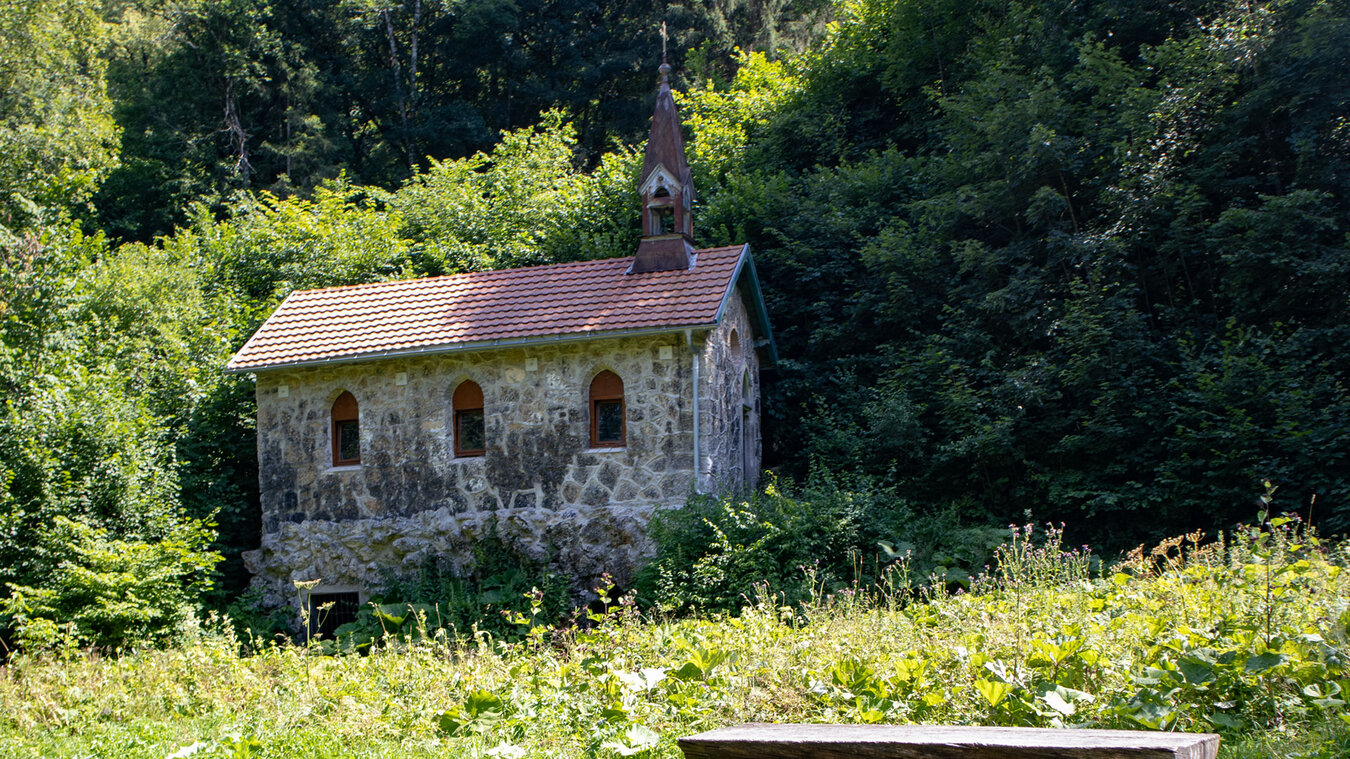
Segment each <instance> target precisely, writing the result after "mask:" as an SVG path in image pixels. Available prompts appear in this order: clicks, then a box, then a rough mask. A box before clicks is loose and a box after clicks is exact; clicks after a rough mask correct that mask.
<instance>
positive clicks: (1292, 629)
mask: <svg viewBox="0 0 1350 759" xmlns="http://www.w3.org/2000/svg"><path fill="white" fill-rule="evenodd" d="M1348 554H1350V551H1347V547H1346V546H1345V545H1344V544H1328V543H1324V542H1322V541H1320V540H1318V539H1317V538H1315V537H1314V536H1312V535H1311V534H1309V533H1307V532H1305V531H1303V530H1301V529H1299V526H1298V524H1297V523H1296V522H1283V521H1282V520H1278V519H1277V520H1272V522H1271V523H1267V525H1266V526H1265V527H1264V528H1261V529H1257V528H1251V529H1248V530H1246V531H1242V532H1239V533H1237V534H1234V535H1230V536H1227V537H1220V539H1218V540H1213V539H1211V540H1204V539H1202V538H1201V536H1199V535H1193V536H1189V537H1183V538H1177V539H1175V540H1171V541H1167V542H1165V543H1164V544H1162V545H1160V546H1158V547H1156V548H1154V549H1152V550H1151V551H1146V550H1140V551H1136V552H1135V553H1134V554H1132V555H1130V556H1129V557H1128V558H1126V559H1125V560H1124V561H1122V562H1120V563H1119V564H1117V565H1114V566H1101V565H1100V564H1099V563H1097V562H1096V561H1095V559H1093V558H1092V557H1091V556H1090V555H1089V554H1087V553H1086V552H1085V551H1083V550H1082V549H1079V550H1068V549H1066V547H1064V546H1062V545H1060V544H1059V541H1058V534H1057V533H1055V532H1054V531H1051V532H1050V533H1049V534H1046V533H1044V532H1040V533H1036V534H1033V531H1032V530H1030V529H1029V528H1023V529H1021V530H1014V532H1013V534H1012V538H1011V540H1010V541H1009V542H1008V543H1006V544H1005V545H1004V546H1003V547H1002V548H1001V549H999V551H998V556H997V559H998V560H997V562H996V563H995V564H994V565H993V566H994V569H992V570H990V571H989V572H988V573H986V574H985V575H983V576H980V577H977V578H976V579H975V580H974V581H973V582H972V583H971V585H970V587H969V588H962V589H960V590H959V591H957V592H952V591H951V590H950V589H948V588H946V587H943V586H937V587H936V589H935V588H934V586H926V585H925V584H923V583H921V582H917V581H916V579H915V578H911V577H909V576H907V574H906V566H907V564H906V562H904V561H899V562H897V563H895V564H894V565H893V566H892V569H891V571H890V572H888V573H887V574H886V575H885V577H884V579H883V581H882V582H881V583H880V584H879V585H877V586H873V587H845V588H820V589H819V591H818V592H817V593H816V594H815V596H814V597H813V598H812V599H811V600H810V601H809V602H807V603H805V604H801V605H799V606H796V607H787V606H782V605H780V604H779V603H776V602H775V599H774V598H772V597H769V596H768V594H767V593H765V592H763V591H760V592H756V591H755V589H749V590H748V592H747V596H746V602H745V607H744V609H743V610H742V612H741V613H740V614H738V615H735V616H729V617H727V616H722V617H698V616H695V617H692V618H683V619H663V618H661V615H660V614H659V613H654V612H644V611H642V610H640V605H639V604H638V603H636V601H635V600H634V599H633V598H632V597H626V598H619V599H612V601H613V602H612V603H611V604H610V605H609V606H608V607H606V608H605V610H604V611H603V612H591V613H589V614H588V615H587V617H586V618H583V619H582V620H580V621H579V623H578V624H572V625H564V626H555V625H550V624H543V623H541V622H539V621H538V619H537V618H535V619H532V618H530V617H529V615H527V614H520V615H519V616H518V617H517V618H516V619H515V620H514V622H516V623H517V627H518V628H519V632H518V634H516V635H513V636H509V637H507V638H502V637H494V636H492V635H489V634H487V633H475V631H473V630H469V631H465V632H464V633H463V634H461V635H455V634H451V633H447V632H446V631H444V630H441V631H438V632H432V630H435V629H436V628H435V625H434V624H432V622H431V621H421V620H417V619H413V620H411V624H408V625H404V626H403V627H402V628H400V630H401V632H400V633H399V634H398V635H394V636H389V637H386V638H385V639H383V640H381V641H378V642H377V643H375V644H374V645H373V646H371V647H369V648H368V649H366V650H365V651H364V652H363V653H359V654H358V653H346V654H342V653H339V654H333V653H332V652H331V651H332V648H333V646H332V645H331V644H328V645H326V646H325V645H324V644H323V643H322V642H318V643H310V644H301V643H292V642H289V641H279V642H271V641H268V642H263V641H257V640H250V639H248V638H247V637H244V638H243V639H241V638H240V637H239V635H238V634H237V633H236V632H234V629H233V627H232V626H231V625H230V624H228V622H226V621H224V620H207V621H204V622H202V623H201V624H199V625H196V627H195V630H194V632H192V633H191V635H190V636H189V637H188V639H187V640H185V641H183V642H182V643H180V644H178V645H175V646H173V647H169V648H164V649H159V650H143V651H125V652H120V653H119V654H117V655H108V654H103V653H99V652H96V651H91V650H87V649H85V650H81V649H76V648H66V649H60V648H58V649H54V650H51V651H46V652H41V653H21V654H16V655H14V656H12V657H11V658H10V660H9V661H8V663H7V664H5V665H4V666H3V667H0V756H4V757H16V758H17V757H50V756H69V757H117V758H119V759H122V758H126V759H133V758H140V757H147V758H150V757H153V758H154V759H164V758H165V757H189V756H190V757H235V758H238V757H277V758H279V759H280V758H284V759H303V758H309V757H315V758H317V757H337V756H342V757H385V756H388V757H395V756H397V757H452V756H453V757H617V756H640V757H678V756H680V753H679V749H678V747H677V746H676V743H675V741H676V739H677V738H678V737H680V736H682V735H688V734H692V733H696V732H700V731H704V730H708V729H712V728H715V727H719V726H725V725H731V724H737V723H741V722H749V721H768V722H797V721H799V722H850V723H859V722H861V723H882V722H885V723H955V724H987V725H1032V726H1045V727H1066V728H1069V727H1084V726H1091V727H1108V728H1131V729H1141V728H1143V729H1160V730H1187V731H1204V732H1215V731H1216V732H1220V733H1221V734H1223V736H1224V744H1223V749H1222V754H1221V756H1223V757H1227V758H1229V759H1234V758H1236V757H1244V758H1245V757H1271V756H1274V757H1335V756H1345V755H1350V724H1347V719H1348V718H1347V711H1346V706H1345V697H1344V696H1345V691H1346V690H1350V680H1348V679H1347V677H1348V676H1347V651H1348V648H1347V624H1348V623H1350V611H1348V608H1350V592H1347V591H1348V590H1350V578H1347V575H1346V572H1345V571H1344V567H1345V566H1346V563H1347V558H1348ZM925 588H926V589H925Z"/></svg>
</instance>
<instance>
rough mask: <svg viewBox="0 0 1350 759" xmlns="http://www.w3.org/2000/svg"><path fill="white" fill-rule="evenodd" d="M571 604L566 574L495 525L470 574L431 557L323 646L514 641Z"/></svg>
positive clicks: (394, 580)
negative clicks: (483, 636)
mask: <svg viewBox="0 0 1350 759" xmlns="http://www.w3.org/2000/svg"><path fill="white" fill-rule="evenodd" d="M571 602H572V591H571V588H570V587H569V584H568V580H567V578H566V577H565V576H564V575H562V574H559V573H558V572H555V571H553V570H550V569H549V568H548V567H547V565H546V564H545V563H544V562H540V561H538V560H536V559H533V558H531V557H530V556H529V555H528V554H526V553H525V552H524V551H522V550H521V549H520V548H518V547H517V546H514V545H512V544H511V543H510V542H509V541H507V540H505V539H503V538H501V537H500V536H499V535H498V533H497V531H496V529H495V527H494V528H493V529H491V530H489V531H488V532H487V534H485V535H484V536H482V537H481V538H480V539H479V540H478V541H477V542H476V543H475V544H474V562H473V565H472V566H471V567H469V568H467V569H456V568H455V567H452V566H448V565H446V564H444V563H442V562H439V561H437V560H435V559H434V558H432V557H428V558H427V560H426V562H425V563H424V564H423V566H422V568H421V570H420V571H419V572H418V573H417V574H416V575H414V576H411V577H391V578H390V580H389V582H387V583H386V586H385V588H384V589H383V590H382V591H381V592H380V593H378V594H375V595H372V596H371V599H370V603H368V604H366V605H365V606H364V607H363V608H362V609H361V610H360V611H359V612H358V613H357V618H356V621H354V622H349V623H347V624H344V625H342V626H341V627H339V628H338V629H337V631H336V640H335V641H331V644H332V645H325V649H326V650H329V649H331V650H357V651H364V650H367V649H368V648H369V647H370V646H371V645H373V644H375V643H377V642H379V641H382V640H386V639H389V640H407V641H412V640H422V641H426V640H433V639H439V638H445V637H447V636H449V637H457V636H463V635H467V634H469V633H470V632H477V631H482V632H485V633H490V634H493V635H496V636H499V637H502V638H505V639H512V638H515V637H518V635H519V634H521V633H522V632H523V633H524V634H526V635H528V634H529V633H530V631H531V629H532V628H534V627H537V626H538V625H553V624H557V623H560V622H561V621H562V620H563V618H564V616H565V615H567V614H568V613H569V612H571V611H572V603H571ZM522 628H523V629H522ZM257 632H260V633H263V634H264V635H265V634H266V633H265V631H262V630H260V631H257ZM255 637H261V636H258V635H257V633H255Z"/></svg>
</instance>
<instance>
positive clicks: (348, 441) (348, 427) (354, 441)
mask: <svg viewBox="0 0 1350 759" xmlns="http://www.w3.org/2000/svg"><path fill="white" fill-rule="evenodd" d="M334 424H336V425H337V437H338V456H337V457H338V460H337V461H336V462H334V463H359V462H360V461H361V424H360V422H357V421H355V420H353V421H350V422H334Z"/></svg>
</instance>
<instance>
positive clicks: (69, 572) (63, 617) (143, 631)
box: [3, 516, 220, 651]
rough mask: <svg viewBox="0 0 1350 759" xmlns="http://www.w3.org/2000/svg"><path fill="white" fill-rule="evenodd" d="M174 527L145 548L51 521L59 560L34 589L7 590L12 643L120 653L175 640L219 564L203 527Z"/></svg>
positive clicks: (63, 520) (70, 523) (5, 607)
mask: <svg viewBox="0 0 1350 759" xmlns="http://www.w3.org/2000/svg"><path fill="white" fill-rule="evenodd" d="M176 527H177V529H176V531H175V532H174V533H173V534H169V535H164V536H162V537H159V538H158V539H156V540H154V541H153V542H143V541H140V540H135V539H132V540H125V539H119V538H113V537H110V536H109V534H108V532H107V531H106V530H95V529H93V528H91V527H88V526H85V525H82V524H80V523H78V522H74V521H71V520H70V519H67V518H65V517H61V516H58V517H56V519H55V523H54V524H53V525H52V526H51V532H52V533H54V534H52V535H49V536H48V541H49V542H50V543H52V545H51V546H50V548H51V550H53V552H55V553H58V554H59V555H61V556H63V557H64V558H63V559H62V560H61V562H60V563H59V564H57V565H56V566H55V567H54V568H53V569H52V571H51V573H50V575H49V576H47V577H43V578H42V585H41V586H40V587H26V586H23V585H13V584H11V585H10V586H9V589H10V596H9V598H8V599H6V600H5V601H4V605H3V610H4V613H5V614H6V615H7V616H9V617H10V619H11V620H12V623H11V624H13V625H14V628H15V631H16V635H17V640H18V642H19V643H20V644H21V645H23V646H24V647H25V648H26V649H28V650H34V651H35V650H42V649H44V648H49V647H52V646H54V645H57V644H62V645H64V642H65V641H66V640H70V641H73V642H75V643H80V644H90V645H94V646H100V647H107V648H121V647H125V646H132V645H143V644H146V643H150V644H154V643H158V642H162V641H164V640H166V639H168V638H170V637H172V636H174V635H181V634H182V632H183V628H184V626H185V625H186V624H187V623H188V622H189V620H190V619H191V618H192V614H193V609H194V606H195V602H196V600H197V598H198V597H199V596H200V594H201V593H202V592H203V591H205V590H206V589H207V588H209V587H210V584H211V583H210V577H211V570H212V568H213V567H214V566H215V563H216V562H217V561H219V559H220V557H219V556H218V555H216V554H213V553H211V552H210V551H209V550H207V547H208V546H209V544H210V542H211V538H212V537H213V535H212V533H211V531H210V530H209V529H207V526H205V525H201V524H194V523H191V522H186V523H183V524H181V525H177V526H176ZM63 627H65V628H68V631H69V632H68V633H67V634H66V635H62V628H63ZM67 636H68V637H67Z"/></svg>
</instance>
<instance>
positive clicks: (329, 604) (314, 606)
mask: <svg viewBox="0 0 1350 759" xmlns="http://www.w3.org/2000/svg"><path fill="white" fill-rule="evenodd" d="M360 608H361V595H360V594H359V593H355V592H352V593H311V594H309V637H311V638H313V637H314V636H316V635H322V636H323V637H325V638H328V639H330V640H331V639H332V638H335V637H337V629H338V628H339V627H341V626H343V625H345V624H347V623H348V622H355V621H356V612H357V611H359V610H360Z"/></svg>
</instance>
